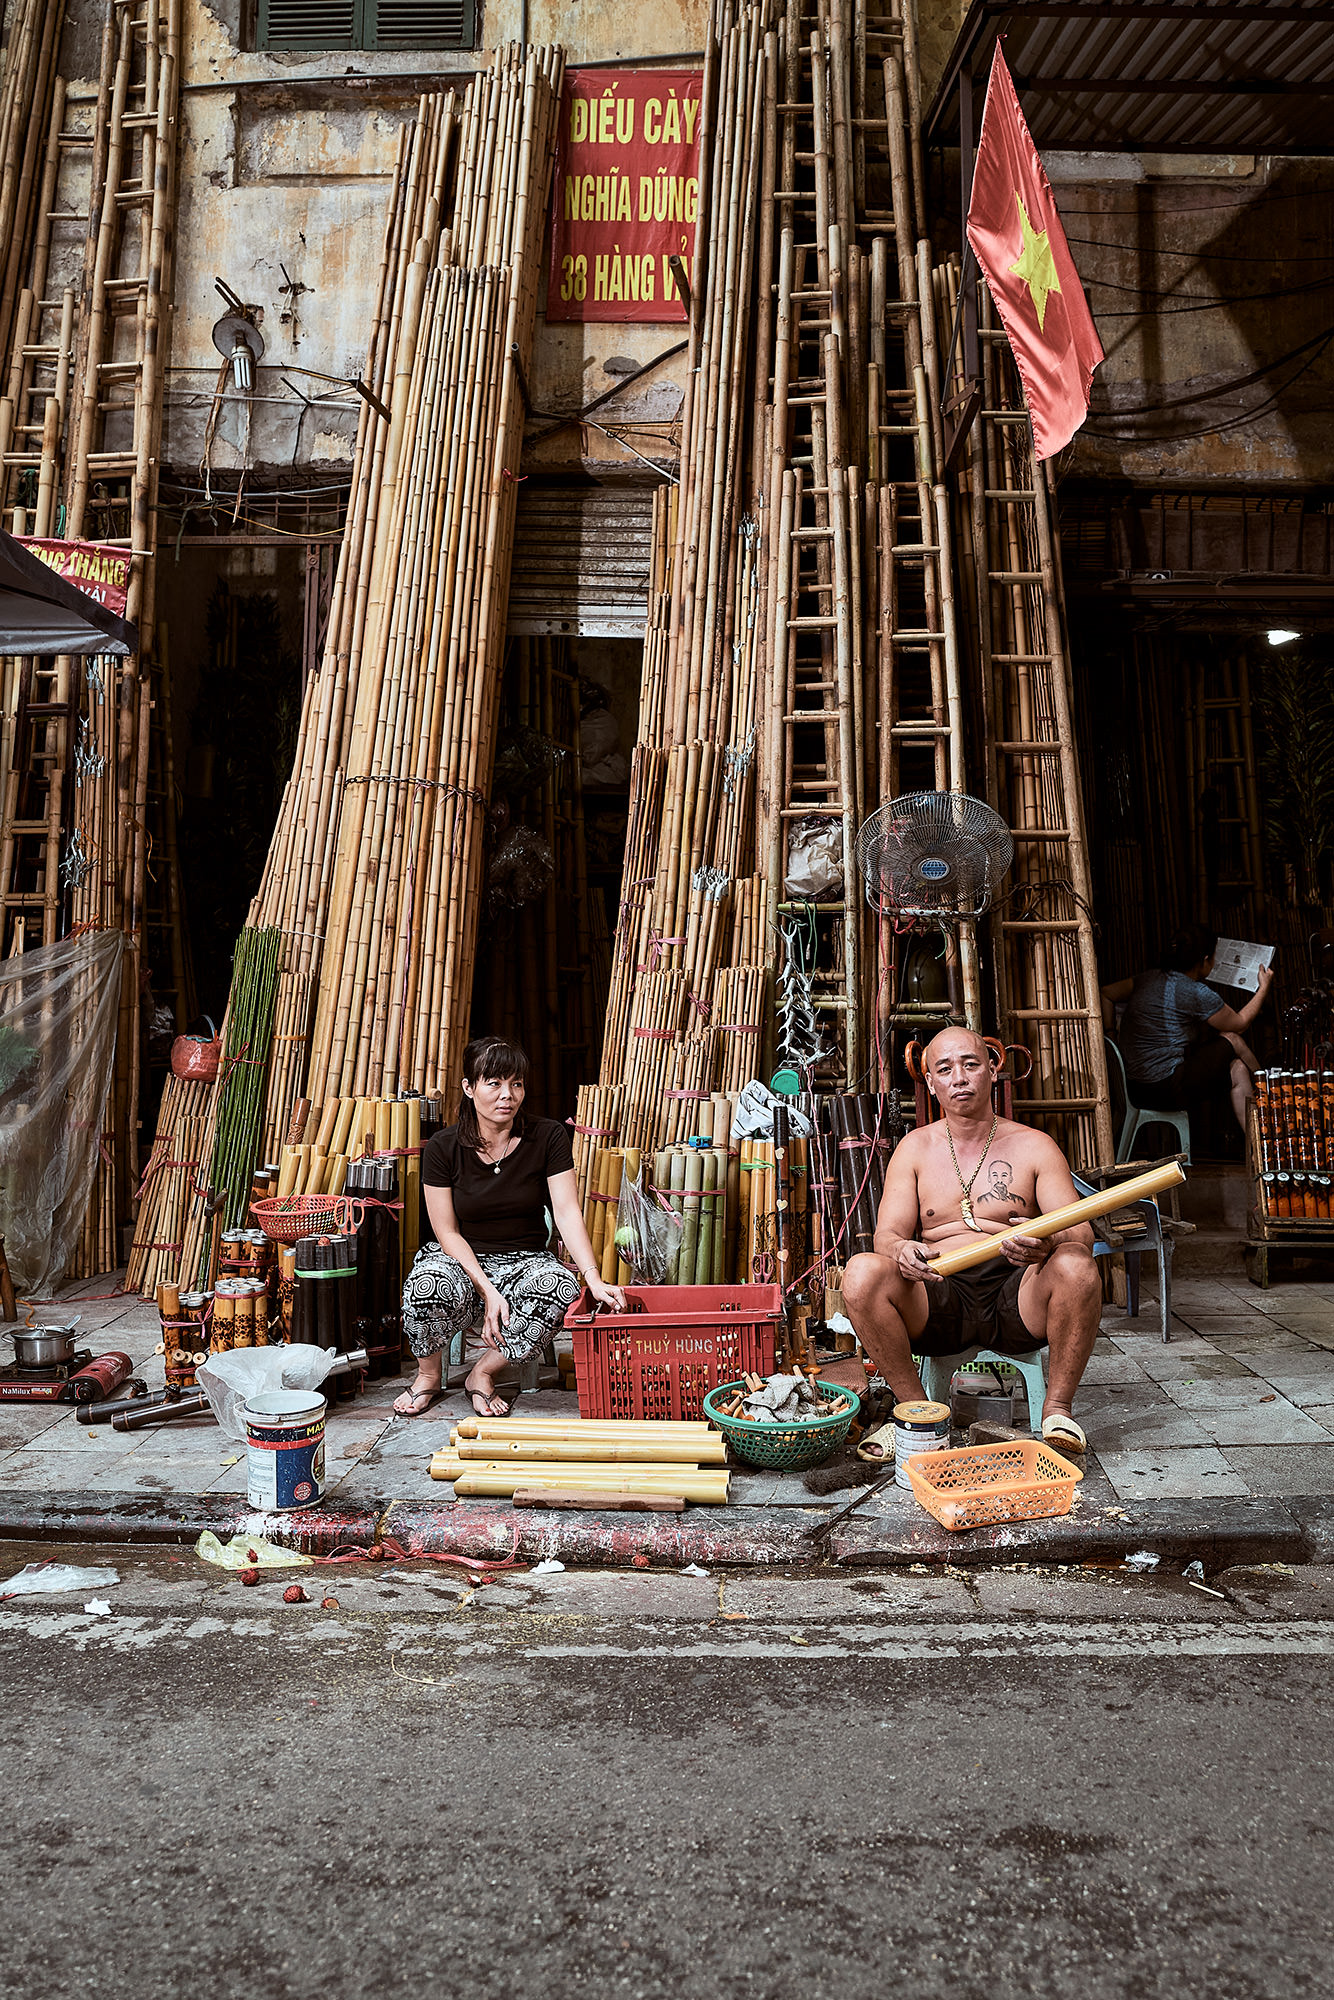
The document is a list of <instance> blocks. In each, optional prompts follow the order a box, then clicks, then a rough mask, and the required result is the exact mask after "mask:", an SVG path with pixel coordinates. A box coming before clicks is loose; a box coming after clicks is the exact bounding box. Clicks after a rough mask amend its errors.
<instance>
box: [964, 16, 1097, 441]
mask: <svg viewBox="0 0 1334 2000" xmlns="http://www.w3.org/2000/svg"><path fill="white" fill-rule="evenodd" d="M968 241H969V242H970V243H971V244H972V246H973V252H974V255H975V256H976V258H977V261H978V263H979V264H980V265H981V267H982V275H983V277H984V278H985V279H986V281H987V288H988V290H989V291H990V293H991V296H992V298H993V299H994V300H995V303H996V310H997V312H998V313H999V314H1000V318H1001V324H1002V326H1003V327H1004V328H1005V331H1006V333H1007V335H1008V336H1009V341H1010V346H1011V348H1012V349H1013V350H1014V358H1015V363H1016V365H1017V366H1018V369H1019V375H1020V379H1021V381H1022V382H1023V385H1024V395H1025V396H1026V398H1027V400H1028V413H1029V416H1030V417H1031V418H1032V420H1033V441H1034V445H1035V447H1036V452H1037V456H1038V457H1039V458H1052V457H1054V455H1055V454H1056V453H1057V452H1058V451H1060V450H1061V448H1062V446H1064V445H1067V444H1069V442H1070V440H1071V438H1072V437H1073V436H1074V434H1075V432H1076V431H1077V430H1078V429H1079V426H1080V425H1081V424H1082V423H1083V421H1084V419H1085V417H1086V416H1087V415H1088V407H1089V386H1090V384H1091V383H1092V380H1093V371H1094V369H1095V368H1096V367H1097V365H1098V363H1099V362H1100V361H1101V360H1102V358H1103V356H1102V342H1101V341H1100V340H1099V339H1098V334H1097V329H1096V328H1095V326H1094V324H1093V315H1092V313H1091V312H1090V311H1089V306H1088V300H1087V299H1086V298H1085V296H1084V287H1083V286H1082V285H1081V284H1080V282H1079V273H1078V272H1077V271H1076V269H1075V262H1074V258H1073V257H1072V256H1071V255H1070V246H1069V244H1068V243H1067V242H1066V240H1065V231H1064V230H1063V229H1062V228H1061V218H1060V216H1059V215H1058V214H1057V212H1056V202H1055V198H1054V197H1053V195H1052V191H1051V185H1050V183H1049V181H1048V179H1047V176H1046V174H1045V173H1044V172H1043V168H1042V161H1041V159H1040V158H1039V156H1038V149H1037V147H1036V146H1035V145H1034V144H1033V135H1032V133H1031V132H1030V131H1029V129H1028V126H1027V124H1026V123H1025V120H1024V114H1023V112H1022V111H1021V110H1020V109H1019V99H1018V98H1017V97H1016V96H1015V92H1014V83H1013V80H1012V79H1011V76H1010V72H1009V70H1008V68H1007V67H1006V63H1005V58H1004V56H1003V55H1002V54H1001V49H1000V43H999V42H997V44H996V53H995V55H994V56H993V58H992V62H991V78H990V81H989V82H988V84H987V102H986V108H985V110H984V111H983V113H982V133H981V137H980V138H979V140H978V142H977V158H976V162H975V164H974V167H973V192H972V198H971V200H970V201H969V204H968Z"/></svg>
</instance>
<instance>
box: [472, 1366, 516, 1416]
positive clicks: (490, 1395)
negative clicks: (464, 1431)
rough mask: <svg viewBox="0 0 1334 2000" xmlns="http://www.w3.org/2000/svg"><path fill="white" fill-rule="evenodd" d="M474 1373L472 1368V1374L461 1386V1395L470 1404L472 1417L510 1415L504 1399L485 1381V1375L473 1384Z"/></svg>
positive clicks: (474, 1370)
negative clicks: (462, 1394)
mask: <svg viewBox="0 0 1334 2000" xmlns="http://www.w3.org/2000/svg"><path fill="white" fill-rule="evenodd" d="M476 1373H477V1370H476V1369H475V1368H474V1369H473V1371H472V1374H471V1375H469V1377H468V1379H467V1381H466V1382H465V1383H464V1385H463V1393H464V1395H465V1396H466V1397H467V1398H468V1400H469V1401H470V1402H471V1404H472V1408H473V1415H474V1416H477V1417H507V1416H508V1415H509V1413H510V1406H509V1404H508V1403H507V1402H506V1401H505V1398H504V1397H503V1396H501V1395H498V1394H497V1393H496V1391H495V1390H494V1389H493V1388H492V1387H491V1384H490V1382H489V1381H488V1380H487V1379H486V1376H485V1374H483V1377H482V1380H481V1381H480V1382H474V1381H473V1379H472V1376H473V1375H475V1374H476Z"/></svg>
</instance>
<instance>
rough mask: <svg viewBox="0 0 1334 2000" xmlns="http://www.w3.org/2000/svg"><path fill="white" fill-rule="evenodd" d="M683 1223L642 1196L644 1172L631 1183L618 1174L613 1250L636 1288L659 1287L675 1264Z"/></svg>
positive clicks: (643, 1193)
mask: <svg viewBox="0 0 1334 2000" xmlns="http://www.w3.org/2000/svg"><path fill="white" fill-rule="evenodd" d="M684 1226H685V1225H684V1222H683V1220H682V1218H681V1217H680V1216H679V1215H676V1214H674V1213H673V1212H672V1210H671V1209H669V1208H664V1207H663V1205H662V1203H661V1202H660V1201H658V1200H657V1199H656V1197H655V1196H653V1195H651V1194H645V1192H644V1169H643V1168H642V1167H641V1168H640V1170H639V1172H638V1173H637V1174H636V1175H635V1177H634V1179H633V1180H631V1179H630V1177H629V1176H628V1175H627V1174H626V1173H625V1172H624V1171H622V1174H621V1198H620V1200H619V1201H618V1202H617V1204H616V1248H617V1250H618V1251H619V1252H620V1254H621V1256H622V1257H623V1258H624V1260H625V1262H626V1263H627V1264H628V1265H629V1266H630V1275H631V1277H632V1278H633V1279H634V1281H635V1283H636V1284H637V1285H661V1284H663V1283H664V1282H665V1280H666V1277H667V1273H668V1271H669V1270H670V1269H671V1268H672V1266H673V1265H674V1264H675V1262H676V1253H677V1251H678V1250H679V1249H680V1248H681V1232H682V1230H683V1228H684Z"/></svg>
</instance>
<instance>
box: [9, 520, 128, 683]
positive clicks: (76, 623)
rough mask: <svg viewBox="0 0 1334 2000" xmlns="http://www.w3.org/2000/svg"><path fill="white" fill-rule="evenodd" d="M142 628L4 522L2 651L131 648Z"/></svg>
mask: <svg viewBox="0 0 1334 2000" xmlns="http://www.w3.org/2000/svg"><path fill="white" fill-rule="evenodd" d="M138 647H139V634H138V632H137V631H136V630H135V627H134V626H133V625H129V624H127V623H126V621H125V620H124V619H123V618H118V617H117V616H116V614H115V612H114V611H108V610H107V609H106V608H105V607H104V606H103V605H101V604H99V603H98V602H97V600H96V598H93V597H90V596H89V595H88V593H87V592H86V591H84V590H80V589H78V587H77V586H76V585H75V584H72V583H67V582H66V581H65V579H64V577H62V576H57V575H56V573H55V571H54V570H52V569H49V568H48V567H47V565H46V564H45V563H44V562H41V561H40V560H39V559H38V557H36V556H35V555H33V554H32V553H31V552H30V551H29V550H28V549H25V548H24V546H23V544H22V542H18V541H16V540H15V539H14V537H13V535H11V534H8V533H7V532H6V531H5V530H4V529H3V528H0V653H133V652H137V651H138Z"/></svg>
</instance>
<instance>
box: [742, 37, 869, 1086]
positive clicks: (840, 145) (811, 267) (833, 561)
mask: <svg viewBox="0 0 1334 2000" xmlns="http://www.w3.org/2000/svg"><path fill="white" fill-rule="evenodd" d="M785 26H786V33H785V38H784V50H783V54H784V74H783V79H782V88H783V95H782V98H781V99H780V100H779V102H778V106H777V111H778V147H777V162H776V167H777V172H776V179H777V185H776V186H774V187H773V188H772V189H771V190H770V199H771V201H772V202H773V204H774V205H775V208H776V236H777V279H776V283H775V285H774V287H773V292H774V296H775V300H776V304H775V309H774V335H773V375H772V382H771V419H770V433H769V434H770V437H771V440H772V443H771V449H770V463H769V470H768V487H769V490H768V507H769V525H770V535H771V537H772V538H773V539H774V543H775V551H776V561H775V573H774V577H773V582H772V586H771V593H770V601H769V620H770V622H769V629H768V634H767V636H768V645H769V701H768V714H769V728H768V743H767V758H766V763H767V773H766V775H767V784H766V787H765V791H766V796H767V798H768V800H769V811H768V814H767V826H766V827H764V828H762V830H761V831H762V838H764V840H765V849H766V853H765V860H766V864H767V872H768V877H769V893H770V898H771V901H772V903H773V905H774V907H776V908H777V909H778V911H779V912H780V914H781V913H787V912H789V911H791V910H793V909H794V908H801V909H803V910H806V911H809V910H810V905H809V904H804V905H800V906H798V905H793V904H790V903H788V902H787V901H786V900H785V896H784V886H783V885H784V878H785V876H786V873H787V866H788V853H789V838H790V834H791V831H792V828H793V826H794V825H795V824H796V823H797V822H800V821H810V820H820V819H826V820H832V821H834V822H835V824H836V825H837V827H838V830H839V844H840V853H841V858H842V865H843V892H842V894H841V895H840V896H838V897H831V898H830V899H828V900H826V901H821V902H819V903H817V905H816V906H815V910H814V915H815V918H816V922H817V925H818V926H819V928H820V931H821V934H822V935H821V949H820V951H819V955H818V959H817V962H816V964H815V966H814V967H813V969H812V971H811V988H812V992H811V999H812V1006H813V1008H814V1010H815V1012H816V1014H817V1016H819V1015H821V1014H823V1015H826V1016H828V1015H833V1016H834V1017H835V1020H836V1022H837V1029H838V1033H837V1040H838V1042H839V1044H840V1045H841V1063H840V1064H839V1068H838V1072H836V1074H839V1075H841V1079H842V1081H843V1082H844V1083H845V1084H848V1085H850V1084H851V1082H852V1081H853V1080H854V1079H855V1078H857V1077H858V1076H859V1075H860V1073H861V1069H862V1060H863V1055H862V1048H863V1036H862V1026H861V1013H860V1006H859V1001H860V993H861V942H862V924H861V915H860V910H859V908H858V907H857V905H858V903H859V902H860V897H859V892H858V885H857V877H856V869H855V863H854V858H853V848H854V843H855V841H856V837H857V829H858V827H859V825H860V823H861V820H862V818H863V816H864V805H865V795H864V781H863V767H862V760H861V758H860V757H859V755H858V749H857V745H858V741H859V737H860V734H861V730H862V725H863V716H862V702H861V688H860V673H859V664H860V662H859V654H860V645H859V638H860V618H859V615H858V599H859V595H860V590H859V584H860V577H859V573H858V554H857V549H856V531H857V516H858V512H859V508H858V493H859V474H858V471H857V468H856V466H855V465H852V464H849V443H850V441H849V438H848V434H847V433H848V382H849V376H850V372H851V371H850V360H851V357H850V353H849V346H850V342H849V332H848V326H847V319H846V301H847V299H848V296H849V275H848V267H849V253H850V251H851V252H853V253H854V254H855V248H856V246H855V242H854V237H853V190H852V151H851V141H852V108H851V97H850V64H849V51H848V26H849V24H848V21H847V15H846V8H845V0H828V4H827V5H826V4H825V0H821V4H820V6H819V9H818V12H817V13H816V14H814V15H808V14H804V13H802V12H800V11H799V7H798V5H797V4H796V0H793V4H791V5H789V7H788V10H787V16H786V23H785ZM766 836H767V837H766Z"/></svg>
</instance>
